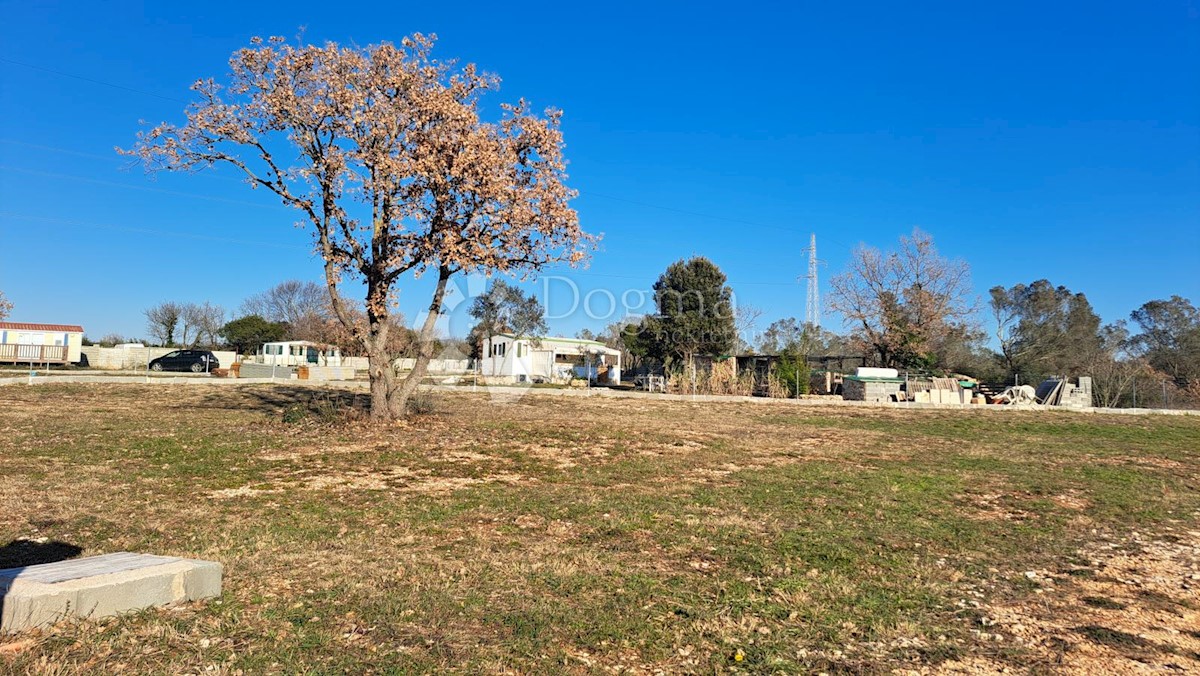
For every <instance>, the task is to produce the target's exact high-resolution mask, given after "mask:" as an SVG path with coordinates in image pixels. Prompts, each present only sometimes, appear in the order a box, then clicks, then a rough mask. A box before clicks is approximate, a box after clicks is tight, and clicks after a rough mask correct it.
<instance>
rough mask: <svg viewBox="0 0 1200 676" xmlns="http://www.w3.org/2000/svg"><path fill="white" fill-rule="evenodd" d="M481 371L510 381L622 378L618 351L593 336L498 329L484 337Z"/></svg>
mask: <svg viewBox="0 0 1200 676" xmlns="http://www.w3.org/2000/svg"><path fill="white" fill-rule="evenodd" d="M480 374H481V375H483V376H484V377H488V378H498V379H511V380H512V381H513V382H518V383H522V382H535V383H536V382H563V381H567V380H570V379H571V378H586V379H588V380H592V381H594V382H600V383H612V384H617V383H620V382H621V351H620V350H615V349H613V348H611V347H608V346H607V345H605V344H604V343H599V342H596V341H594V340H580V339H577V338H559V337H546V338H534V337H529V336H515V335H513V334H508V333H500V334H496V335H494V336H491V337H490V338H488V339H487V340H485V341H483V358H482V359H481V360H480Z"/></svg>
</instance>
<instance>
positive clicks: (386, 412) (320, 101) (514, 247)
mask: <svg viewBox="0 0 1200 676" xmlns="http://www.w3.org/2000/svg"><path fill="white" fill-rule="evenodd" d="M433 43H434V37H432V36H428V37H427V36H423V35H420V34H414V35H413V36H411V37H409V38H406V39H404V40H403V41H402V42H401V44H400V45H399V46H396V45H392V44H389V43H383V44H379V45H374V46H369V47H365V48H350V47H341V46H339V45H336V44H333V43H327V44H325V45H324V46H313V45H304V46H291V45H287V44H285V41H284V40H283V39H282V38H271V39H269V40H262V39H258V38H256V39H254V40H253V41H252V44H251V46H250V47H248V48H245V49H242V50H240V51H238V52H236V53H235V54H234V55H233V57H232V58H231V59H230V67H231V71H232V72H231V73H230V76H229V81H228V85H227V86H222V85H220V84H218V83H217V82H216V81H214V80H212V79H207V80H200V81H198V82H196V84H195V85H193V87H192V88H193V90H194V91H195V92H196V94H197V95H198V96H199V101H198V102H197V103H194V104H192V105H191V106H189V107H188V109H187V122H186V123H184V124H182V125H174V124H162V125H159V126H157V127H154V128H153V129H151V130H149V131H146V132H144V133H142V134H140V135H139V139H138V143H137V144H136V146H135V148H134V149H133V150H129V151H123V152H126V153H128V154H132V155H136V156H138V157H140V158H141V159H142V160H143V162H144V163H145V166H146V167H147V169H148V170H150V171H157V170H183V171H194V170H197V169H203V168H206V167H210V166H212V165H216V164H225V165H230V166H232V167H235V168H236V169H237V170H239V171H240V172H242V173H243V174H244V175H245V177H246V179H247V181H248V182H249V183H250V185H252V186H253V187H256V188H265V189H267V190H269V191H271V192H273V193H275V194H276V195H277V196H278V197H279V198H280V199H281V200H282V201H283V203H284V204H286V205H288V206H291V207H294V208H295V209H297V210H298V211H299V212H300V213H301V214H302V216H303V220H304V221H306V222H307V223H308V224H309V225H311V226H312V228H313V230H314V232H315V239H316V247H317V251H318V252H319V253H320V254H321V256H322V258H323V260H324V264H325V282H326V286H327V288H328V291H329V294H330V300H331V304H332V308H333V310H334V314H335V315H336V316H337V317H338V319H339V321H340V322H341V323H342V325H343V326H344V327H345V328H346V330H347V331H349V332H350V333H351V334H353V335H354V336H355V339H356V340H357V341H358V342H359V343H360V344H361V345H362V347H363V349H364V351H365V352H366V353H367V356H368V358H369V363H370V368H369V372H370V378H371V414H372V418H374V419H376V420H388V419H392V418H395V417H398V416H401V415H403V414H404V412H405V408H406V403H407V400H408V398H409V396H410V395H411V394H412V393H413V392H414V391H415V389H416V387H417V385H418V383H419V382H420V381H421V379H422V377H423V376H424V374H425V371H426V369H427V367H428V363H429V359H430V358H431V357H432V352H433V349H434V345H435V341H434V328H435V324H436V321H437V317H438V315H439V314H440V313H441V312H442V311H443V299H444V297H445V292H446V286H447V283H448V282H449V280H450V279H451V277H453V276H454V275H455V274H457V273H460V272H472V271H481V272H487V271H497V272H506V273H515V274H523V273H527V272H529V271H536V270H539V269H541V268H542V267H544V266H546V265H548V264H552V263H555V262H560V261H567V262H570V263H578V262H580V261H581V260H583V259H584V258H585V256H586V253H587V250H588V249H590V246H591V244H592V241H593V240H594V238H593V237H591V236H589V235H587V234H586V233H584V232H583V231H582V230H581V229H580V228H579V222H578V217H577V215H576V213H575V211H574V209H572V208H571V207H570V206H569V204H568V203H569V201H570V200H571V199H572V198H573V197H574V196H575V192H574V191H573V190H571V189H569V188H568V187H567V186H566V183H565V179H566V172H565V169H566V163H565V160H564V158H563V154H562V146H563V143H562V134H561V132H560V131H559V119H560V113H559V112H557V111H554V110H548V111H546V114H545V115H544V116H539V115H537V114H535V113H533V112H531V109H530V107H529V105H528V104H527V103H525V102H524V101H521V102H519V103H517V104H515V105H504V106H502V107H501V108H502V110H503V114H502V116H501V119H500V120H499V121H498V122H494V123H488V122H484V121H482V120H481V119H480V117H479V110H478V100H479V97H480V96H481V95H482V94H484V93H486V92H487V91H489V90H492V89H495V88H496V85H497V83H498V79H497V78H496V77H494V76H492V75H488V74H484V73H480V72H479V71H478V70H477V69H476V67H475V66H474V65H467V66H465V67H463V68H461V69H458V68H457V67H456V66H455V64H454V63H452V62H450V63H447V62H440V61H437V60H434V59H433V58H432V57H431V55H430V53H431V50H432V48H433ZM293 158H294V159H293ZM406 273H412V274H413V275H414V276H415V275H421V274H426V273H428V274H431V275H433V277H434V280H435V284H434V290H433V294H432V298H431V300H430V303H429V306H428V307H429V310H428V313H427V315H426V316H425V318H424V320H423V321H422V323H421V327H420V331H419V333H418V341H419V351H418V357H417V361H416V366H415V367H414V368H413V370H412V372H411V373H410V374H409V376H408V377H407V378H406V379H405V380H404V381H403V382H399V381H398V379H397V377H396V374H395V373H394V371H393V368H392V355H391V354H389V353H388V349H387V345H388V333H389V329H390V326H391V323H390V322H389V321H388V319H389V314H390V313H391V310H392V305H393V303H394V301H395V298H394V296H395V285H396V283H397V281H398V280H399V278H400V277H401V276H402V275H404V274H406ZM346 277H350V278H352V279H356V280H359V281H361V282H363V283H364V285H365V287H366V297H365V303H364V309H365V311H366V313H367V322H366V326H365V328H364V327H360V326H357V325H355V324H354V322H353V320H352V318H351V317H350V316H349V313H348V312H347V309H346V304H345V303H343V302H342V298H341V294H340V285H341V284H342V283H343V280H344V278H346Z"/></svg>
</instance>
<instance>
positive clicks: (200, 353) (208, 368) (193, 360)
mask: <svg viewBox="0 0 1200 676" xmlns="http://www.w3.org/2000/svg"><path fill="white" fill-rule="evenodd" d="M219 368H221V363H220V362H218V361H217V356H216V355H215V354H213V353H212V352H209V351H208V350H175V351H174V352H168V353H166V354H164V355H163V356H161V357H159V358H158V359H152V360H151V361H150V370H151V371H191V372H192V373H206V372H212V371H213V370H214V369H219Z"/></svg>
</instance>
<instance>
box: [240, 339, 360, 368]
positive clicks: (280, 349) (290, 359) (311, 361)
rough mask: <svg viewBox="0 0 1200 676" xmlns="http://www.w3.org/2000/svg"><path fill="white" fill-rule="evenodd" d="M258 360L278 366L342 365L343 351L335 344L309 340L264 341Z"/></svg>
mask: <svg viewBox="0 0 1200 676" xmlns="http://www.w3.org/2000/svg"><path fill="white" fill-rule="evenodd" d="M256 361H258V363H260V364H275V365H276V366H341V365H342V351H341V350H340V349H339V348H338V347H336V346H334V345H322V344H321V343H313V342H309V341H307V340H284V341H279V342H275V343H263V346H262V351H261V352H260V353H259V354H258V359H257V360H256Z"/></svg>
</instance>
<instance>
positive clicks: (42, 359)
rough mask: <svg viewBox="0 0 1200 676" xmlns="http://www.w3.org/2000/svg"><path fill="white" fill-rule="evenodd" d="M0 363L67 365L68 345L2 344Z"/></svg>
mask: <svg viewBox="0 0 1200 676" xmlns="http://www.w3.org/2000/svg"><path fill="white" fill-rule="evenodd" d="M0 362H12V363H32V364H65V363H67V346H66V345H19V344H16V343H4V344H0Z"/></svg>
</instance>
